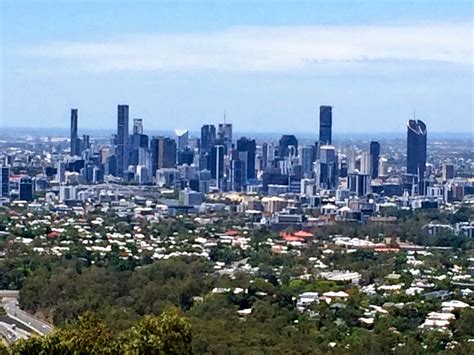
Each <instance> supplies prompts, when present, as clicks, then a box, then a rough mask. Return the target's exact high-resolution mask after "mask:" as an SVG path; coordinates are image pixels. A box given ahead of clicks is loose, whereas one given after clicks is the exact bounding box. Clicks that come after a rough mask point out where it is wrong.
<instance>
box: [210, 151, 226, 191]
mask: <svg viewBox="0 0 474 355" xmlns="http://www.w3.org/2000/svg"><path fill="white" fill-rule="evenodd" d="M210 157H211V161H210V168H211V169H210V170H211V177H212V178H213V179H216V182H217V188H218V189H221V179H222V178H223V177H224V146H223V145H215V146H214V147H212V150H211V155H210Z"/></svg>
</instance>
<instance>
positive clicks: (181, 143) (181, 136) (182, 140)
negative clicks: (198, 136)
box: [174, 129, 189, 151]
mask: <svg viewBox="0 0 474 355" xmlns="http://www.w3.org/2000/svg"><path fill="white" fill-rule="evenodd" d="M174 132H175V133H176V138H177V141H178V151H181V150H183V149H185V148H187V147H188V138H189V133H188V130H187V129H175V131H174Z"/></svg>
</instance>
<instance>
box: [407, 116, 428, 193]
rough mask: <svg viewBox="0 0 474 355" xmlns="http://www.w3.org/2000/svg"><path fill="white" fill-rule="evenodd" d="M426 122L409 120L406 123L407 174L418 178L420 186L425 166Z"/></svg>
mask: <svg viewBox="0 0 474 355" xmlns="http://www.w3.org/2000/svg"><path fill="white" fill-rule="evenodd" d="M426 133H427V130H426V124H425V123H424V122H423V121H421V120H409V121H408V124H407V174H410V175H414V176H416V177H417V178H418V179H417V180H418V182H419V184H420V187H422V182H423V180H424V176H425V167H426Z"/></svg>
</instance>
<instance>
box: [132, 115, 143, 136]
mask: <svg viewBox="0 0 474 355" xmlns="http://www.w3.org/2000/svg"><path fill="white" fill-rule="evenodd" d="M132 132H133V135H135V134H143V120H142V119H141V118H134V119H133V130H132Z"/></svg>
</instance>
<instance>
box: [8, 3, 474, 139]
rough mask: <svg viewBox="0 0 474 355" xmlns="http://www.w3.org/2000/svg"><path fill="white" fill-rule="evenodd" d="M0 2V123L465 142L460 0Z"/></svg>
mask: <svg viewBox="0 0 474 355" xmlns="http://www.w3.org/2000/svg"><path fill="white" fill-rule="evenodd" d="M0 3H1V26H2V27H1V29H2V32H1V48H2V55H1V85H2V86H1V102H0V104H1V116H0V125H2V126H10V127H11V126H13V127H31V126H33V127H67V126H68V123H69V120H68V118H69V117H68V115H69V109H70V108H71V107H77V108H79V120H80V122H79V125H80V128H113V127H115V124H116V123H115V122H116V105H117V104H119V103H121V104H122V103H127V104H129V105H130V111H131V116H132V118H134V117H140V118H143V119H144V125H145V129H146V128H147V127H148V128H150V129H166V130H168V129H174V128H188V129H191V130H196V129H198V128H199V127H200V125H201V124H203V123H207V122H211V123H217V122H219V121H220V120H221V119H222V116H223V112H224V110H225V111H226V113H227V119H228V121H230V122H233V123H234V127H235V128H234V129H235V130H237V131H246V132H251V131H256V132H265V131H266V132H283V131H285V132H295V133H299V132H308V131H312V130H314V131H317V123H318V107H319V105H333V106H334V109H333V112H334V113H333V121H334V130H335V131H337V132H340V133H350V132H358V133H361V132H400V131H403V130H404V126H405V124H406V120H407V119H408V118H410V117H411V116H412V112H413V108H416V112H417V118H421V119H423V120H424V121H425V122H426V123H427V125H428V128H429V130H431V131H433V132H466V131H471V132H472V131H473V124H474V123H473V121H474V119H473V107H472V106H473V100H474V96H473V95H474V94H473V90H474V89H473V17H472V16H473V8H472V4H471V2H470V1H442V0H438V1H436V2H433V1H395V0H394V1H310V2H299V1H291V2H290V1H287V2H284V1H261V2H255V1H226V2H223V1H216V2H202V1H187V2H165V1H162V2H158V1H153V2H152V1H149V2H140V1H133V2H132V1H111V0H102V1H87V2H84V1H74V0H62V1H59V0H57V1H41V0H38V1H28V0H19V1H18V0H17V1H9V0H2V1H1V2H0Z"/></svg>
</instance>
